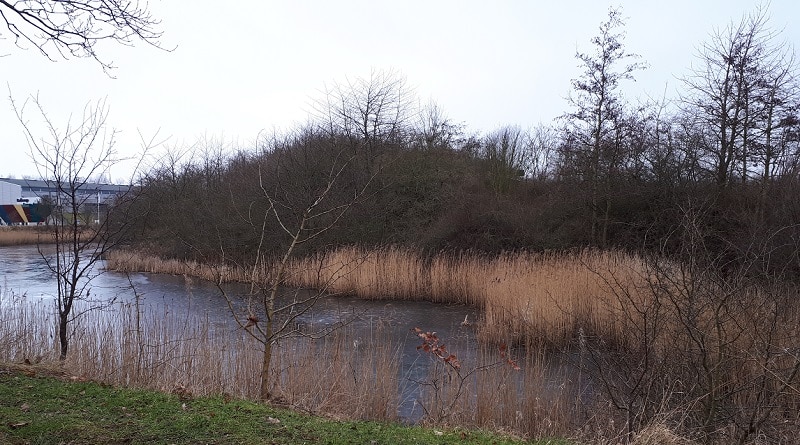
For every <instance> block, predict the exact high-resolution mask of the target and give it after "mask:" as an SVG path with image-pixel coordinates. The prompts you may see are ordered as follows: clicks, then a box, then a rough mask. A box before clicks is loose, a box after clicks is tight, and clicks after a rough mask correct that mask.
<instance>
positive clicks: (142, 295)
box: [0, 246, 478, 421]
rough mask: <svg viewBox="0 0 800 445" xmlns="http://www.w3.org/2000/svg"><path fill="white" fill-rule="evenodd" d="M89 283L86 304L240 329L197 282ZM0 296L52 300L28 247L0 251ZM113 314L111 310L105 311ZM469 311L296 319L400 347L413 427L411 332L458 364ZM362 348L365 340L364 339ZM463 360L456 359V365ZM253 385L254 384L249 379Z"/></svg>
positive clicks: (106, 277) (391, 309)
mask: <svg viewBox="0 0 800 445" xmlns="http://www.w3.org/2000/svg"><path fill="white" fill-rule="evenodd" d="M43 249H44V253H45V254H46V255H47V254H52V250H53V247H52V246H49V247H48V246H44V247H43ZM102 266H103V264H102V263H101V264H99V267H98V270H97V274H96V276H94V277H93V278H92V280H91V283H90V289H91V297H92V299H94V300H97V301H99V302H112V301H113V302H114V304H115V305H126V304H127V305H130V304H133V302H134V301H136V300H137V298H138V303H139V304H140V305H141V307H143V309H151V310H153V312H154V313H166V312H174V313H179V314H190V315H199V316H202V317H203V318H205V319H208V320H210V321H211V322H213V323H214V324H220V325H228V326H229V327H230V329H231V330H236V329H240V328H239V327H238V326H237V325H236V324H235V322H234V321H233V319H232V317H231V314H230V311H229V308H228V305H227V303H226V300H225V298H224V297H223V295H222V293H221V291H220V289H218V288H217V287H216V286H215V285H213V284H211V283H208V282H204V281H201V280H198V279H192V278H188V277H183V276H171V275H159V274H145V273H136V274H130V275H127V274H122V273H116V272H110V271H104V270H102ZM0 287H2V288H3V292H0V295H10V294H11V293H13V294H16V295H26V297H27V298H26V299H25V300H30V301H45V302H46V301H47V300H54V298H55V297H54V295H55V294H56V292H57V288H56V283H55V279H54V275H53V274H52V272H51V271H50V270H49V269H48V267H47V265H46V263H45V261H44V260H43V259H42V256H41V254H40V252H39V250H38V249H37V247H36V246H14V247H2V248H0ZM225 289H226V292H227V293H228V294H229V295H231V296H233V298H234V299H238V301H242V300H243V299H244V296H245V295H246V294H247V287H246V286H244V285H227V286H226V288H225ZM111 307H112V308H113V307H117V306H113V305H112V306H111ZM477 316H478V312H477V310H476V309H475V308H471V307H465V306H458V305H441V304H434V303H428V302H418V301H415V302H411V301H392V302H387V301H385V300H384V301H371V300H362V299H358V298H354V297H351V296H332V297H326V298H322V299H320V300H319V301H317V303H316V304H315V305H314V306H313V307H312V308H311V309H310V310H309V311H308V312H306V313H305V314H303V315H302V316H301V317H299V318H298V319H297V322H298V323H299V324H302V325H313V326H314V327H315V328H316V329H319V328H324V327H327V326H333V325H335V324H337V323H339V324H341V323H346V324H347V326H348V329H349V331H350V332H352V333H354V335H356V341H359V340H360V339H361V338H360V336H364V337H367V336H370V335H372V333H373V332H375V329H374V328H375V326H376V325H377V324H380V325H381V326H382V327H383V329H384V334H388V335H390V336H391V338H393V339H394V340H396V341H397V343H398V344H399V345H401V351H400V352H401V353H400V357H399V362H400V363H399V367H400V369H399V373H398V374H399V375H400V376H401V378H400V380H401V381H400V382H399V385H400V388H401V389H400V391H401V392H403V394H401V396H400V400H401V401H402V402H401V406H400V407H399V408H398V414H399V416H400V417H401V418H402V419H405V420H412V421H413V420H416V419H418V418H419V416H420V415H421V413H420V412H419V410H418V409H416V410H415V406H416V405H415V399H416V396H417V392H418V391H419V387H418V385H413V384H409V382H414V381H423V380H425V379H426V373H427V372H428V371H427V366H421V365H420V362H421V361H423V362H424V360H421V353H420V351H419V350H418V349H417V346H418V345H419V344H420V339H419V338H418V337H416V335H414V334H413V333H412V332H411V329H413V328H416V327H419V328H421V329H423V330H425V331H436V332H437V334H438V335H439V336H440V337H441V338H443V339H445V340H446V341H447V346H448V349H449V350H450V351H460V354H464V355H465V356H466V355H468V354H469V352H468V351H474V350H475V344H474V343H475V339H474V332H473V328H471V327H469V326H465V325H464V324H463V321H464V320H465V319H468V320H475V319H476V317H477ZM364 340H368V338H364ZM460 358H463V357H460ZM253 378H257V376H253Z"/></svg>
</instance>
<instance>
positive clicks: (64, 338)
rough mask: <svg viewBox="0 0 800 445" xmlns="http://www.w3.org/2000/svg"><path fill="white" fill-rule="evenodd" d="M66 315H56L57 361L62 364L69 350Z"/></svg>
mask: <svg viewBox="0 0 800 445" xmlns="http://www.w3.org/2000/svg"><path fill="white" fill-rule="evenodd" d="M67 315H68V314H65V313H60V314H58V345H59V351H60V352H59V355H58V359H59V360H60V361H61V362H63V361H64V360H66V359H67V350H68V349H69V336H68V335H67V322H68V318H67Z"/></svg>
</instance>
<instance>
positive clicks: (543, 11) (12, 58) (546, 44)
mask: <svg viewBox="0 0 800 445" xmlns="http://www.w3.org/2000/svg"><path fill="white" fill-rule="evenodd" d="M756 5H757V2H754V1H742V0H702V1H698V0H672V1H669V2H666V1H661V2H654V1H648V0H636V1H633V0H628V1H617V2H612V3H609V2H604V1H598V0H561V1H556V2H552V1H547V2H545V1H541V0H540V1H534V0H531V1H485V0H483V1H464V0H452V1H451V0H439V1H430V0H427V1H422V0H407V1H403V2H399V1H394V2H388V1H386V2H383V1H380V2H379V1H374V0H372V1H370V0H364V1H350V0H348V1H323V0H319V1H265V0H240V1H232V2H218V1H213V2H212V1H208V0H202V1H201V0H195V1H192V2H183V1H180V2H178V1H151V4H150V8H151V10H152V12H153V14H154V15H155V16H157V17H159V18H160V19H161V20H162V29H163V31H164V37H163V39H162V44H163V46H164V47H165V48H173V47H174V48H175V50H174V51H172V52H166V51H160V50H158V49H155V48H152V47H149V46H147V45H144V44H141V43H138V44H137V45H136V46H135V47H133V48H130V47H123V46H118V45H117V46H115V45H105V46H102V47H100V48H99V49H100V51H101V56H102V57H103V58H104V59H105V60H111V61H113V62H114V64H115V65H116V66H117V69H116V70H114V71H113V75H114V76H116V78H115V79H111V78H109V77H108V76H107V75H106V74H104V72H103V71H102V69H101V68H100V66H99V65H98V64H97V63H96V62H93V61H91V60H76V59H73V60H59V61H57V62H51V61H48V60H47V59H45V58H44V57H42V56H41V55H40V54H39V53H38V52H36V51H34V50H27V51H22V50H19V49H18V48H16V47H14V46H13V44H12V43H11V42H10V41H9V40H8V39H6V40H0V54H4V53H5V54H8V55H7V56H5V57H2V58H0V76H1V77H2V81H3V83H4V85H3V90H4V91H3V94H2V96H0V97H1V98H2V100H0V176H16V177H22V176H24V175H30V176H36V174H37V173H36V170H35V168H34V167H33V163H32V161H31V160H30V158H29V154H28V153H29V149H28V147H27V143H26V141H25V138H24V136H23V133H22V128H21V126H20V124H19V122H18V121H17V120H16V117H15V115H14V113H13V111H12V109H11V104H10V101H9V98H8V96H9V94H8V91H9V89H10V93H11V95H12V96H13V97H14V99H15V100H16V101H17V102H18V103H21V102H24V100H25V99H26V98H27V97H29V96H30V95H33V94H38V96H39V98H40V100H41V102H42V103H43V105H44V106H45V108H46V109H47V111H48V113H49V115H50V118H51V119H52V120H53V121H54V122H56V123H58V124H59V125H61V126H63V125H64V124H65V123H66V121H67V119H68V118H69V116H70V113H72V114H74V117H73V120H75V119H76V118H77V117H80V115H81V113H82V111H83V109H84V107H85V105H86V104H87V103H89V102H92V101H97V100H98V99H104V98H105V99H106V102H107V104H108V105H109V107H110V115H109V124H110V126H111V127H114V128H116V129H117V130H119V131H120V134H119V137H118V141H117V150H118V151H119V152H120V153H121V154H123V155H125V156H133V157H135V156H136V155H137V153H139V150H140V144H139V136H138V134H139V133H140V132H141V133H142V134H144V135H145V136H147V137H151V136H153V135H154V134H156V132H158V134H159V137H160V140H163V139H167V142H166V144H165V145H164V146H162V147H161V152H163V150H164V148H165V147H187V146H191V145H192V144H194V143H195V142H197V141H198V140H217V141H225V143H227V144H228V145H230V146H240V147H247V146H250V145H252V141H253V140H254V139H255V138H256V137H257V135H258V133H259V131H261V130H268V131H273V130H274V129H278V130H279V131H280V130H281V129H288V128H292V127H294V126H295V125H297V124H298V123H301V122H303V121H305V120H306V118H307V116H308V114H309V102H310V98H312V97H314V96H317V95H318V94H319V91H320V90H322V89H323V88H324V87H325V84H326V83H328V84H330V83H332V82H335V81H343V80H345V79H346V78H348V77H349V78H356V77H368V76H369V74H370V71H371V70H394V71H396V72H398V73H400V74H402V75H403V76H405V77H406V79H407V82H408V85H409V86H411V87H413V88H414V91H415V93H416V95H417V97H418V98H419V99H420V100H421V101H422V102H428V100H429V99H433V100H435V101H436V102H437V103H438V104H439V105H440V106H441V107H442V109H443V110H444V111H445V113H446V114H447V116H449V117H450V118H451V119H452V120H453V121H456V122H463V123H465V124H466V125H467V127H468V129H469V130H470V131H475V132H478V131H490V130H492V129H494V128H496V127H498V126H500V125H506V124H516V125H520V126H522V127H523V128H527V127H530V126H534V125H536V124H538V123H540V122H541V123H551V122H552V120H553V118H555V117H556V116H558V115H560V114H562V113H564V112H565V111H567V110H569V107H568V104H567V102H566V100H565V97H566V95H567V94H568V92H569V90H570V79H572V78H575V77H577V76H578V75H579V74H580V70H579V68H578V62H577V60H576V59H575V57H574V56H575V52H576V50H581V51H590V50H591V44H590V42H589V40H590V39H591V38H592V37H593V36H594V35H596V34H597V30H598V26H599V24H600V23H601V22H602V21H604V20H605V19H606V18H607V13H608V10H609V7H611V6H621V7H622V11H623V16H624V17H626V21H627V25H626V27H625V31H626V38H625V41H624V43H625V47H626V49H627V50H628V51H629V52H632V53H637V54H639V55H641V56H642V58H643V60H645V61H646V62H647V63H648V64H649V65H650V68H649V69H648V70H646V71H643V72H639V73H637V75H636V77H637V79H638V81H637V82H636V83H635V84H626V85H623V90H624V91H625V93H626V96H627V97H629V98H630V99H634V100H635V99H636V97H637V96H644V95H645V94H649V95H652V96H661V95H662V94H664V92H665V91H666V92H667V95H670V96H671V95H674V91H675V90H676V89H677V88H678V87H679V86H680V81H679V80H678V78H679V77H681V76H682V75H685V74H686V73H687V72H688V70H689V68H690V66H691V64H692V63H693V62H696V57H695V56H696V54H697V48H698V47H699V46H700V45H701V44H702V43H703V42H705V41H707V40H709V35H710V34H711V33H712V32H713V31H714V29H719V28H724V27H725V26H726V25H728V24H729V23H730V22H731V21H736V22H738V21H739V20H740V19H741V17H742V15H743V14H745V13H748V12H752V11H753V10H755V7H756ZM798 5H800V2H798V1H797V0H773V1H772V2H771V5H770V7H769V11H770V16H771V21H770V23H771V25H772V26H773V27H774V28H778V29H782V30H783V34H782V37H783V39H785V40H786V41H787V42H789V43H790V44H792V45H793V46H795V47H797V46H800V24H798V21H797V19H798V18H800V6H798ZM0 33H2V30H0ZM30 111H31V113H30V114H29V115H28V118H29V119H30V120H32V121H33V120H35V119H36V118H37V116H36V115H35V114H34V113H32V111H33V110H32V109H31V110H30ZM155 153H160V152H159V151H156V152H155ZM131 165H132V164H131V163H124V164H121V165H119V166H117V167H115V168H114V169H113V170H112V179H114V180H115V181H124V180H127V178H126V177H127V176H129V174H130V169H131Z"/></svg>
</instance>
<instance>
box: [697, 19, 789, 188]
mask: <svg viewBox="0 0 800 445" xmlns="http://www.w3.org/2000/svg"><path fill="white" fill-rule="evenodd" d="M768 18H769V17H768V15H767V9H766V8H764V7H758V8H757V9H756V10H755V11H754V12H752V13H750V14H747V15H746V16H744V17H743V18H742V19H741V21H739V22H738V23H731V24H730V25H729V26H728V27H727V28H725V29H724V30H722V31H717V32H715V33H714V34H713V35H712V36H711V40H710V41H709V42H707V43H705V44H704V45H703V47H702V48H701V51H700V54H699V56H698V58H699V66H698V67H697V68H695V69H694V70H693V72H692V73H691V75H690V76H688V77H686V78H684V79H683V81H684V84H685V85H686V86H687V90H688V91H687V94H686V95H685V96H684V98H683V102H684V104H685V108H686V111H687V114H688V115H689V116H692V117H693V118H694V119H695V121H696V122H697V125H698V126H699V127H700V128H702V130H703V134H704V136H705V137H704V139H703V140H702V147H700V148H701V150H702V151H703V153H704V154H705V156H704V157H705V159H706V160H707V162H708V164H709V170H711V171H712V172H713V174H714V178H715V181H716V183H717V184H718V185H719V186H721V187H723V188H724V187H727V186H728V185H729V184H730V183H731V181H732V179H733V178H735V177H736V178H738V179H740V181H741V182H747V181H748V179H751V178H752V177H755V176H757V175H758V174H759V171H758V170H760V175H761V176H762V177H763V178H764V179H766V180H769V178H771V177H773V176H774V173H775V167H776V163H777V162H778V159H779V158H780V157H781V154H779V153H778V151H779V145H777V144H776V142H777V140H776V138H775V136H776V134H777V133H778V129H779V128H780V127H781V126H782V124H781V123H784V124H786V123H787V122H789V120H787V118H790V117H791V116H793V115H796V112H797V103H798V102H797V81H796V78H795V71H796V65H795V61H794V55H793V53H792V52H791V51H790V50H789V49H788V47H787V45H786V44H785V43H783V42H781V41H779V40H778V37H779V33H778V32H777V31H775V30H773V29H771V28H770V27H769V26H768Z"/></svg>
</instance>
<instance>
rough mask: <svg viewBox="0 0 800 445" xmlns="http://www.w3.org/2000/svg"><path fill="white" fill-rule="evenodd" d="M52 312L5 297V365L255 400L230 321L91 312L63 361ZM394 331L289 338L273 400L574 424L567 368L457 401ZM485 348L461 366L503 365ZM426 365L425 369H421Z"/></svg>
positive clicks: (348, 409)
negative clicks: (407, 354) (416, 373)
mask: <svg viewBox="0 0 800 445" xmlns="http://www.w3.org/2000/svg"><path fill="white" fill-rule="evenodd" d="M84 309H87V307H78V308H77V310H79V311H83V310H84ZM53 314H54V308H53V305H52V301H49V300H44V299H29V298H27V297H24V296H19V295H13V294H10V293H9V292H4V293H3V298H1V299H0V340H2V341H0V362H6V363H9V362H15V363H20V362H23V361H26V362H28V361H29V362H32V363H34V364H37V363H38V364H40V365H49V366H48V367H49V368H50V369H60V370H61V371H60V372H63V373H65V374H66V375H71V376H74V377H73V378H76V379H89V380H94V381H100V382H104V383H108V384H111V385H122V386H134V387H145V388H151V389H156V390H162V391H168V392H174V393H176V394H178V395H180V396H181V397H192V396H198V395H210V394H215V395H218V394H223V395H226V396H233V397H243V398H249V399H257V398H258V397H259V389H260V386H259V381H258V375H259V370H260V366H261V358H262V357H261V351H260V350H259V344H258V343H257V342H255V341H254V340H252V338H251V337H250V336H249V335H247V334H246V333H245V332H244V331H242V330H241V329H237V328H232V327H231V325H232V324H228V323H222V322H215V321H214V320H211V319H209V318H207V317H203V316H197V315H193V314H190V313H183V312H173V311H170V310H169V309H168V308H163V307H162V308H160V309H148V308H145V307H137V305H136V304H130V303H126V304H117V305H115V306H113V307H112V308H110V309H104V310H90V311H87V312H85V313H84V314H83V315H82V316H81V317H79V318H78V319H76V321H75V322H74V323H73V324H72V327H71V338H72V342H71V348H70V353H69V355H68V356H67V359H66V361H65V362H63V363H60V364H59V363H58V347H57V344H56V342H57V340H56V338H55V335H54V330H55V321H54V315H53ZM387 331H388V330H386V329H385V326H383V325H382V324H381V323H380V322H378V323H377V324H375V325H374V326H373V327H372V330H371V332H369V333H365V332H359V333H354V332H350V331H349V330H348V328H344V329H341V330H337V331H335V332H334V333H333V334H331V335H328V336H326V337H323V338H320V339H311V338H307V337H301V338H296V339H288V340H285V341H282V342H281V343H280V344H279V346H278V347H277V351H276V352H277V353H276V355H275V361H274V367H273V373H272V376H271V379H272V380H271V388H272V391H271V392H272V394H274V395H275V400H276V401H277V402H282V403H285V404H286V405H287V406H290V407H293V408H295V409H299V410H302V411H308V412H314V413H320V414H325V415H328V416H333V417H336V418H355V419H369V420H384V421H385V420H392V421H396V420H399V414H398V407H400V405H401V404H402V402H403V400H402V397H408V394H410V393H413V394H416V395H415V396H414V397H416V399H415V402H417V403H418V404H420V405H422V404H425V405H428V404H429V403H430V401H431V400H434V399H436V398H440V399H441V398H442V397H444V398H447V397H450V398H451V399H448V400H447V402H448V403H450V402H455V403H452V407H453V408H452V410H451V411H450V412H449V415H448V416H447V417H446V418H435V417H433V416H431V417H429V418H427V419H424V420H426V421H428V422H430V423H435V424H442V423H445V424H448V425H450V426H463V427H482V428H492V429H495V430H503V431H507V432H511V433H516V434H518V435H523V436H531V437H541V436H551V435H555V434H562V435H564V434H567V432H568V431H570V428H574V422H572V421H571V420H570V418H571V416H570V415H569V409H570V408H569V407H570V406H571V403H570V402H569V401H568V400H569V398H570V397H574V395H573V393H572V391H571V389H572V388H571V387H570V386H569V385H566V384H565V383H564V382H565V380H566V378H565V376H564V375H563V374H561V372H562V370H561V368H558V367H552V366H550V365H547V364H545V363H544V361H542V360H539V359H541V358H542V356H537V357H534V358H533V359H531V360H530V361H529V362H526V363H525V364H524V370H523V371H521V372H520V373H516V371H513V370H511V369H510V368H508V367H497V366H495V367H486V369H484V370H480V371H477V372H475V373H473V374H471V377H470V378H469V381H468V382H467V383H466V385H465V386H464V390H463V391H461V392H459V394H458V395H456V394H454V393H453V392H452V391H451V388H452V380H451V381H450V382H445V383H444V386H442V388H443V390H444V392H437V391H434V390H433V389H432V386H430V385H426V382H430V381H432V380H434V379H439V380H442V379H443V378H445V377H446V374H443V372H442V371H443V369H442V368H441V367H436V366H430V367H429V368H428V369H429V372H428V373H427V377H426V379H427V380H425V381H422V382H420V381H412V380H410V379H408V378H407V377H405V376H402V375H400V373H399V369H400V366H399V361H400V360H401V350H402V349H403V341H404V340H403V339H392V338H389V336H388V334H387ZM481 350H482V351H483V352H482V353H481V354H479V355H478V356H477V357H474V360H475V363H469V364H465V366H473V367H475V368H481V367H483V366H484V365H485V364H486V363H490V362H491V361H492V360H495V361H496V359H497V356H496V353H493V352H491V351H492V348H491V347H489V346H484V347H483V348H482V349H481ZM425 358H426V357H424V356H423V357H420V360H421V361H424V360H425ZM435 364H436V363H434V365H435ZM428 365H430V364H424V363H422V362H420V366H428ZM442 381H443V380H442ZM414 385H420V388H419V391H415V390H411V391H409V387H410V386H414ZM403 392H405V393H406V395H405V396H404V395H403ZM452 397H458V398H457V399H455V400H454V399H452Z"/></svg>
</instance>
